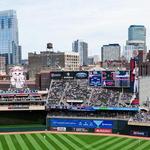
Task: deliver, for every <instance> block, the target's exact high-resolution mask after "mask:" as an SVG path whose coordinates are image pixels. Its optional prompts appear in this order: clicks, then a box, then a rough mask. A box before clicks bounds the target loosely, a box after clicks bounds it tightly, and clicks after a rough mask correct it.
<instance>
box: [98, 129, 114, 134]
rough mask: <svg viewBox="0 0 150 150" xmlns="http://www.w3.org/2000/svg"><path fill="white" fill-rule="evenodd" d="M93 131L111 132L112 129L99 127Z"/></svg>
mask: <svg viewBox="0 0 150 150" xmlns="http://www.w3.org/2000/svg"><path fill="white" fill-rule="evenodd" d="M95 133H112V129H101V128H96V129H95Z"/></svg>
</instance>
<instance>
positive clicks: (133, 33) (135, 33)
mask: <svg viewBox="0 0 150 150" xmlns="http://www.w3.org/2000/svg"><path fill="white" fill-rule="evenodd" d="M131 40H132V41H144V42H145V43H146V28H145V27H144V26H143V25H131V26H130V27H129V28H128V41H131Z"/></svg>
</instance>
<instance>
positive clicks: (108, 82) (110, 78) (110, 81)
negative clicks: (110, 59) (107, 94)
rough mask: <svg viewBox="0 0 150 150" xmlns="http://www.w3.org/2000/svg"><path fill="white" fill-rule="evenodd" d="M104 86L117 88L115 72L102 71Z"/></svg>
mask: <svg viewBox="0 0 150 150" xmlns="http://www.w3.org/2000/svg"><path fill="white" fill-rule="evenodd" d="M102 86H106V87H108V86H111V87H113V86H115V71H102Z"/></svg>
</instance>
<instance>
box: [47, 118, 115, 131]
mask: <svg viewBox="0 0 150 150" xmlns="http://www.w3.org/2000/svg"><path fill="white" fill-rule="evenodd" d="M49 125H50V126H51V127H73V128H105V129H112V127H113V121H111V120H100V119H96V120H91V119H64V118H51V119H49Z"/></svg>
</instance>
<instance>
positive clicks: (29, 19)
mask: <svg viewBox="0 0 150 150" xmlns="http://www.w3.org/2000/svg"><path fill="white" fill-rule="evenodd" d="M33 4H34V5H33ZM135 4H136V7H134V6H135ZM147 4H148V0H143V1H137V0H136V1H135V0H132V1H129V0H127V1H119V0H105V2H104V1H101V2H100V1H99V0H94V1H90V0H86V1H83V0H63V1H59V0H51V1H48V0H45V1H42V0H41V1H38V3H37V2H36V1H35V0H32V1H29V0H22V1H19V0H18V1H15V2H12V1H11V0H5V1H1V2H0V10H1V11H3V10H9V9H13V10H16V11H17V16H18V28H19V41H20V45H22V51H23V52H22V53H23V54H22V57H23V58H27V56H28V52H34V51H37V52H39V51H43V50H46V43H48V42H52V43H53V45H54V50H56V51H71V49H72V42H73V41H74V40H76V39H83V40H84V41H85V42H87V43H88V46H89V53H90V54H91V55H95V54H98V55H100V51H101V47H102V46H103V45H105V44H110V43H119V44H120V46H121V48H122V47H123V46H125V43H126V40H127V39H128V27H129V26H130V25H132V24H136V25H144V26H145V27H146V30H147V36H146V37H147V47H148V50H149V48H150V43H149V41H150V36H149V33H150V21H149V20H148V19H147V18H148V17H149V14H150V12H149V5H147Z"/></svg>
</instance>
